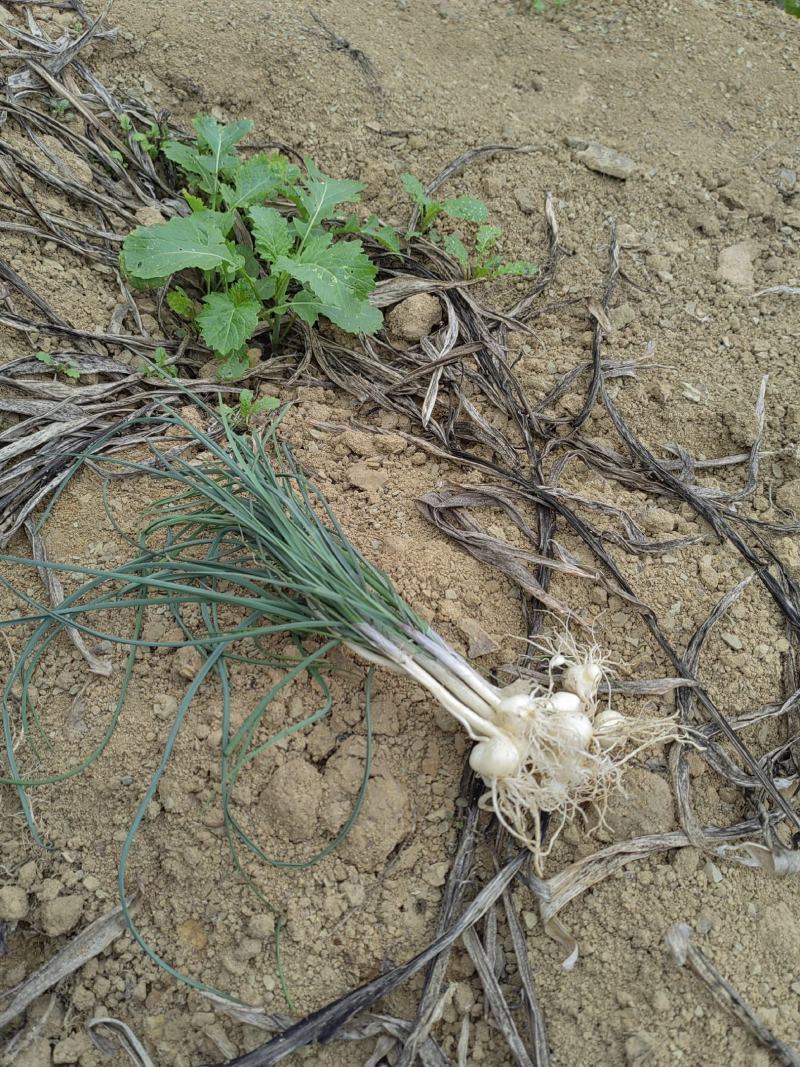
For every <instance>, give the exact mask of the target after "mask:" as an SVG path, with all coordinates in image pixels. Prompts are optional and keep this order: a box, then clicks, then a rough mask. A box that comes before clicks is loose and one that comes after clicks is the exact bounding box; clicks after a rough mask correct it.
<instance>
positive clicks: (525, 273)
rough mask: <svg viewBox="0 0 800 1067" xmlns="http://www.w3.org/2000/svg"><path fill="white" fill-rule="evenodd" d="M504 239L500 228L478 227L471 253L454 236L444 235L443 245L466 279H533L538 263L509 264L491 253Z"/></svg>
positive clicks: (521, 262) (451, 234) (525, 261)
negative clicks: (500, 240) (499, 241)
mask: <svg viewBox="0 0 800 1067" xmlns="http://www.w3.org/2000/svg"><path fill="white" fill-rule="evenodd" d="M502 236H503V231H502V229H501V228H500V227H499V226H479V227H478V230H477V232H476V234H475V243H474V247H473V251H472V253H470V251H469V249H468V248H467V246H466V245H465V244H464V242H463V241H462V240H461V238H460V237H458V235H457V234H454V233H449V234H447V235H446V236H445V238H444V242H443V245H444V249H445V251H446V252H448V253H449V254H450V255H451V256H452V257H453V259H455V261H456V262H457V263H458V265H459V266H460V267H461V270H462V271H463V273H464V277H465V278H502V277H517V278H532V277H534V275H535V274H537V273H538V271H539V268H538V267H537V266H536V264H535V263H529V262H528V261H527V260H525V259H518V260H511V261H507V260H504V259H503V257H502V256H500V255H498V254H497V253H496V252H493V251H492V249H493V248H494V246H495V244H496V243H497V241H498V240H499V238H500V237H502Z"/></svg>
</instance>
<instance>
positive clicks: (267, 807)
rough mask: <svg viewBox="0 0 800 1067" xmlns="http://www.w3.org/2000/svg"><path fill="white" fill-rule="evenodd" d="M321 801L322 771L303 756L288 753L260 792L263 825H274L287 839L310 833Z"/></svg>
mask: <svg viewBox="0 0 800 1067" xmlns="http://www.w3.org/2000/svg"><path fill="white" fill-rule="evenodd" d="M321 803H322V775H321V774H320V773H319V771H318V770H317V769H316V767H314V766H313V764H311V763H309V762H308V761H307V760H305V759H303V758H302V757H299V756H292V757H289V759H287V760H286V762H285V763H283V764H281V766H280V767H278V769H277V770H276V771H275V773H274V774H273V775H272V777H271V778H270V780H269V783H268V785H267V786H265V788H264V789H263V790H262V792H261V797H260V799H259V802H258V804H259V809H260V813H261V816H262V818H263V820H264V822H263V825H264V826H266V827H274V829H275V830H277V831H278V833H279V834H282V835H283V836H284V837H286V838H287V839H288V840H289V841H292V842H294V843H299V842H302V841H308V840H310V839H311V838H313V837H314V835H315V834H316V833H317V829H318V816H319V808H320V804H321Z"/></svg>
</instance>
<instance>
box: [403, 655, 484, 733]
mask: <svg viewBox="0 0 800 1067" xmlns="http://www.w3.org/2000/svg"><path fill="white" fill-rule="evenodd" d="M414 658H415V660H416V662H417V663H419V664H420V666H421V667H423V668H424V669H425V670H426V671H427V672H428V673H429V674H432V675H433V676H434V678H438V679H439V681H440V682H442V684H443V685H445V686H447V688H448V689H449V690H450V692H451V693H452V694H453V696H455V697H457V698H458V699H459V700H460V701H461V703H462V704H466V706H467V707H468V708H472V710H473V711H474V712H476V713H477V714H478V715H480V716H481V718H483V719H487V720H488V721H489V722H495V721H496V716H495V713H494V711H493V710H492V709H491V708H490V707H489V705H488V704H487V703H486V701H485V700H483V699H482V697H479V696H478V694H477V693H476V692H475V690H474V689H470V687H469V686H468V685H465V684H464V682H462V681H461V679H460V678H456V677H455V675H454V674H453V672H452V671H449V670H448V669H447V667H444V666H442V664H441V663H437V662H436V660H434V659H431V658H430V656H415V657H414Z"/></svg>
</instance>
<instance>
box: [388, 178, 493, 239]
mask: <svg viewBox="0 0 800 1067" xmlns="http://www.w3.org/2000/svg"><path fill="white" fill-rule="evenodd" d="M401 181H402V183H403V188H404V189H405V191H406V192H407V193H408V195H409V196H410V197H411V199H412V201H413V202H414V203H415V204H416V205H417V207H418V208H419V219H418V221H417V228H416V230H412V231H410V232H409V233H407V234H406V237H408V238H409V239H410V238H412V237H422V236H423V235H425V234H427V235H428V236H432V237H434V238H437V239H438V234H437V233H436V231H435V230H434V229H433V224H434V222H435V221H436V219H437V218H438V217H439V216H440V215H446V216H447V217H448V218H451V219H456V220H457V221H460V222H486V220H487V219H488V218H489V211H488V209H487V207H486V204H484V202H483V201H482V200H478V199H476V198H475V197H474V196H454V197H451V198H450V199H449V200H434V199H432V198H431V197H430V196H428V194H427V192H426V191H425V186H424V185H423V184H422V182H421V181H420V180H419V178H416V177H415V176H414V175H413V174H403V175H402V177H401Z"/></svg>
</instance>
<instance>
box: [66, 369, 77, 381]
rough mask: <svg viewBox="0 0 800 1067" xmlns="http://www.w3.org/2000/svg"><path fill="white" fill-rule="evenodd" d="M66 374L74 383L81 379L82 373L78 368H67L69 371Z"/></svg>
mask: <svg viewBox="0 0 800 1067" xmlns="http://www.w3.org/2000/svg"><path fill="white" fill-rule="evenodd" d="M64 373H65V374H66V376H67V377H68V378H72V379H73V381H75V380H76V379H78V378H80V376H81V372H80V370H79V369H78V367H67V369H66V370H65V371H64Z"/></svg>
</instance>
